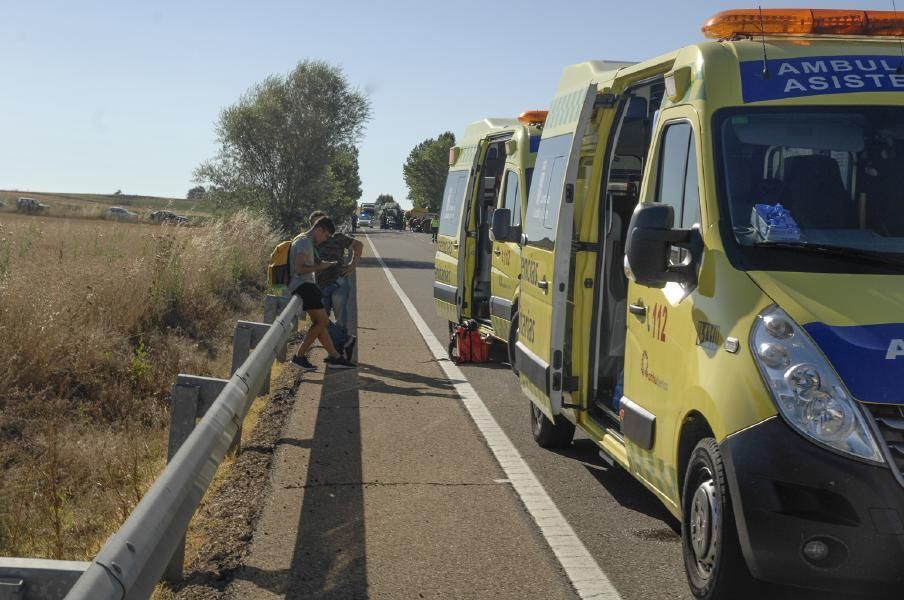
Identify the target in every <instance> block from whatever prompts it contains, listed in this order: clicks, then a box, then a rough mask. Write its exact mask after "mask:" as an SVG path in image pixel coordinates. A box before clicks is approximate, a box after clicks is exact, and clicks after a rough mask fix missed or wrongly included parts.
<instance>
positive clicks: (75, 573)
mask: <svg viewBox="0 0 904 600" xmlns="http://www.w3.org/2000/svg"><path fill="white" fill-rule="evenodd" d="M90 564H91V563H89V562H81V561H74V560H45V559H41V558H0V600H60V599H61V598H63V597H64V596H65V595H66V592H68V591H69V589H70V588H72V586H73V585H74V584H75V582H76V580H78V578H79V577H81V575H82V574H83V573H84V572H85V570H86V569H87V568H88V566H89V565H90Z"/></svg>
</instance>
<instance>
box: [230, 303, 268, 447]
mask: <svg viewBox="0 0 904 600" xmlns="http://www.w3.org/2000/svg"><path fill="white" fill-rule="evenodd" d="M268 331H270V325H268V324H267V323H255V322H253V321H238V322H237V323H236V324H235V333H234V334H233V336H232V368H231V369H230V371H229V374H230V375H231V374H232V373H235V371H236V369H238V368H239V367H240V366H241V365H242V363H244V362H245V360H247V359H248V355H249V354H251V351H252V350H253V349H254V348H256V347H257V345H258V344H259V343H260V341H261V339H262V338H263V337H264V336H265V335H266V334H267V332H268ZM272 368H273V367H272V364H271V367H270V369H268V370H267V378H266V379H265V380H264V383H263V385H262V386H261V388H260V389H259V390H251V391H252V392H254V393H255V394H256V395H258V396H259V395H260V394H261V393H267V394H269V393H270V370H272ZM241 443H242V425H241V423H240V424H239V430H238V432H237V433H236V434H235V439H234V440H232V446H231V447H230V448H229V454H231V455H233V456H235V455H237V454H238V453H239V452H241Z"/></svg>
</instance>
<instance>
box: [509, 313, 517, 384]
mask: <svg viewBox="0 0 904 600" xmlns="http://www.w3.org/2000/svg"><path fill="white" fill-rule="evenodd" d="M517 343H518V311H515V314H513V315H512V326H511V327H510V328H509V338H508V360H509V366H510V367H511V368H512V373H514V374H515V377H518V376H519V375H520V373H519V372H518V366H517V364H516V363H515V344H517Z"/></svg>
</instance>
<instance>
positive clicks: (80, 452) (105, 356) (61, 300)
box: [0, 212, 277, 560]
mask: <svg viewBox="0 0 904 600" xmlns="http://www.w3.org/2000/svg"><path fill="white" fill-rule="evenodd" d="M276 239H277V238H276V236H275V235H274V233H273V232H272V231H271V230H270V229H269V227H268V226H267V225H266V224H265V223H264V222H263V221H262V220H260V219H258V218H256V217H253V216H251V215H249V214H246V213H239V214H237V215H234V216H232V217H229V218H224V219H217V220H212V221H210V222H209V223H208V224H207V225H206V226H203V227H190V228H184V227H178V228H177V227H169V226H163V227H161V226H153V225H146V224H129V223H111V222H106V221H92V220H79V219H59V218H50V217H43V216H30V217H29V216H21V215H17V214H15V213H9V212H0V555H4V556H32V557H48V558H66V559H73V560H84V559H90V557H92V556H93V555H94V553H96V551H97V550H98V548H99V547H100V545H101V544H102V542H103V541H104V540H105V539H106V537H107V536H108V535H109V534H110V533H111V532H112V531H114V530H115V529H116V527H117V526H118V525H119V524H120V523H121V522H122V520H123V519H124V518H125V516H127V515H128V513H129V512H130V511H131V509H132V507H133V506H134V505H135V503H136V502H137V501H138V500H139V499H140V497H141V495H142V493H143V492H144V490H145V489H146V488H147V486H148V485H149V483H150V482H151V481H152V480H153V478H154V477H155V476H156V474H157V473H158V472H159V471H160V469H161V468H162V466H163V464H164V462H165V457H166V431H167V422H168V418H167V410H168V407H167V397H168V393H169V387H170V385H171V384H172V382H173V381H174V378H175V375H176V373H178V372H188V373H195V374H198V375H210V376H219V377H222V376H224V375H226V374H227V372H228V365H229V360H230V356H229V353H228V348H229V345H228V340H229V336H230V334H231V326H232V324H233V323H234V320H235V318H236V317H238V316H242V317H247V315H248V314H251V313H254V314H256V313H257V312H258V311H259V310H260V298H261V292H262V291H263V288H264V286H265V275H264V271H265V269H264V265H265V264H266V259H267V257H268V256H269V253H270V250H271V249H272V247H273V244H274V243H275V241H276Z"/></svg>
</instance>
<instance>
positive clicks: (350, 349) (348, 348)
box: [342, 335, 358, 362]
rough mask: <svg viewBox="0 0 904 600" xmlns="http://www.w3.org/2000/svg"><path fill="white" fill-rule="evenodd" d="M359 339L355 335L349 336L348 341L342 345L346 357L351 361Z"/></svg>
mask: <svg viewBox="0 0 904 600" xmlns="http://www.w3.org/2000/svg"><path fill="white" fill-rule="evenodd" d="M357 341H358V338H357V337H355V336H353V335H352V336H349V338H348V341H347V342H345V346H343V347H342V351H343V352H345V359H346V360H348V361H349V362H351V360H352V356H354V353H355V343H356V342H357Z"/></svg>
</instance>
